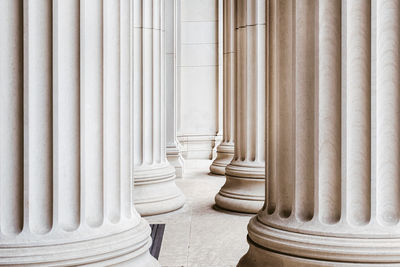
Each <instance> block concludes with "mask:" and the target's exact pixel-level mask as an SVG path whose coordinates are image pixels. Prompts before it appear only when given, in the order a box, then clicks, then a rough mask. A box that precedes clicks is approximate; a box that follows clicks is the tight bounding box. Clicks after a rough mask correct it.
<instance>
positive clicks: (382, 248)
mask: <svg viewBox="0 0 400 267" xmlns="http://www.w3.org/2000/svg"><path fill="white" fill-rule="evenodd" d="M252 2H257V3H263V2H265V3H263V4H267V6H266V7H263V9H258V10H259V12H264V13H265V14H267V15H268V17H269V19H268V21H269V22H270V23H269V29H268V31H267V32H268V34H269V37H268V40H269V46H268V47H269V49H270V50H269V55H271V56H270V57H269V60H270V62H269V63H268V65H269V66H270V68H269V70H268V76H269V77H270V79H269V85H268V86H267V88H268V89H267V94H268V96H269V102H268V110H267V114H269V115H268V117H267V125H268V128H267V140H268V142H267V146H266V154H267V158H268V162H267V166H266V167H267V181H268V183H267V185H266V190H267V194H266V201H265V207H264V209H263V210H262V211H261V212H260V213H259V214H258V215H257V216H256V217H255V218H254V219H252V220H251V222H250V224H249V238H250V244H251V246H250V250H249V252H248V254H247V255H246V256H245V257H244V258H243V259H242V260H241V263H240V264H239V266H246V267H248V266H399V265H400V227H399V222H400V209H399V207H400V205H399V203H400V202H399V195H400V194H399V192H400V191H399V190H400V189H399V188H400V187H399V184H400V164H399V160H398V159H399V155H400V153H399V152H400V150H399V146H398V144H399V143H400V142H399V141H400V122H399V114H400V90H399V89H400V88H399V87H400V68H399V66H400V61H399V58H400V31H399V29H400V25H399V23H398V22H399V19H400V3H399V2H398V1H392V0H382V1H344V2H340V1H318V2H317V1H297V2H296V3H294V2H290V1H252ZM263 248H264V249H263ZM271 251H275V253H271Z"/></svg>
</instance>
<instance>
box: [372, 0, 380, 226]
mask: <svg viewBox="0 0 400 267" xmlns="http://www.w3.org/2000/svg"><path fill="white" fill-rule="evenodd" d="M376 38H377V1H376V0H371V196H370V198H371V200H370V201H371V218H374V220H375V219H376V218H377V217H378V215H377V206H378V205H377V204H378V200H377V187H378V186H377V168H376V165H377V158H376V157H377V155H376V154H377V153H376V149H377V141H376V137H377V136H376V135H377V130H376V129H377V119H376V118H377V112H376V102H377V101H376V96H377V92H376V89H377V82H376V75H377V71H376V67H377V59H376V56H377V40H376Z"/></svg>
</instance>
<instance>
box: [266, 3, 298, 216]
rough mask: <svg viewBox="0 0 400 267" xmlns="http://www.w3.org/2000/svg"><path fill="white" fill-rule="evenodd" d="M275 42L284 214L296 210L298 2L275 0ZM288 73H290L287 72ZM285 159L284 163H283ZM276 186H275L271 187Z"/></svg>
mask: <svg viewBox="0 0 400 267" xmlns="http://www.w3.org/2000/svg"><path fill="white" fill-rule="evenodd" d="M274 3H275V8H274V9H275V11H274V13H275V25H274V30H273V34H274V35H275V37H274V44H273V50H272V51H271V56H273V57H274V61H273V63H272V64H274V68H275V71H274V74H276V75H274V76H273V75H271V79H272V81H273V82H272V84H271V87H272V88H271V91H272V92H273V93H274V95H275V96H274V97H273V99H272V100H271V101H275V103H274V104H272V105H273V107H274V113H275V114H274V115H273V118H274V120H276V122H275V123H276V124H277V127H276V130H275V131H274V135H275V139H274V140H276V141H275V144H274V154H275V155H276V156H275V157H276V159H274V157H272V155H271V157H272V159H273V160H274V161H275V163H274V165H275V168H276V170H275V173H274V175H275V177H274V179H273V180H274V182H275V183H276V187H277V206H278V207H277V208H278V212H279V215H280V216H281V217H283V218H287V217H289V216H290V215H291V214H292V212H293V206H294V203H295V202H294V200H295V199H294V198H295V195H294V194H295V183H294V179H295V157H294V154H295V138H294V134H295V119H296V117H295V114H296V113H295V104H296V102H295V99H294V97H293V95H294V92H295V91H294V90H295V88H294V86H295V83H294V81H295V80H294V78H295V69H294V67H295V49H294V44H293V42H295V41H296V39H295V33H296V31H295V25H296V21H295V16H294V14H295V13H294V12H295V4H296V3H295V2H291V1H289V2H288V1H275V2H274ZM284 73H287V75H285V74H284ZM282 163H284V164H282ZM271 190H273V188H271Z"/></svg>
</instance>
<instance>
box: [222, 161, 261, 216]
mask: <svg viewBox="0 0 400 267" xmlns="http://www.w3.org/2000/svg"><path fill="white" fill-rule="evenodd" d="M225 172H226V182H225V184H224V185H223V186H222V188H221V189H220V191H219V192H218V194H217V195H216V196H215V203H216V204H217V206H218V207H220V208H223V209H226V210H231V211H237V212H244V213H257V212H258V211H259V210H260V209H261V208H262V207H263V205H264V199H265V197H264V195H265V188H264V187H265V167H264V165H263V164H252V163H251V162H250V163H249V162H242V161H233V162H231V163H230V164H229V165H228V166H227V167H226V169H225Z"/></svg>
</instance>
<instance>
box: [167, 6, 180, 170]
mask: <svg viewBox="0 0 400 267" xmlns="http://www.w3.org/2000/svg"><path fill="white" fill-rule="evenodd" d="M179 10H180V0H166V1H165V73H166V75H165V92H166V95H165V99H166V135H167V137H166V140H167V150H166V151H167V159H168V161H169V162H170V164H171V165H172V166H174V167H175V173H176V177H177V178H182V177H183V173H184V161H183V157H182V154H181V150H180V144H179V142H178V139H177V135H176V127H177V86H178V75H177V59H176V55H177V53H176V50H177V48H178V38H177V30H178V23H180V21H179V20H180V17H179V15H178V14H179Z"/></svg>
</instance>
